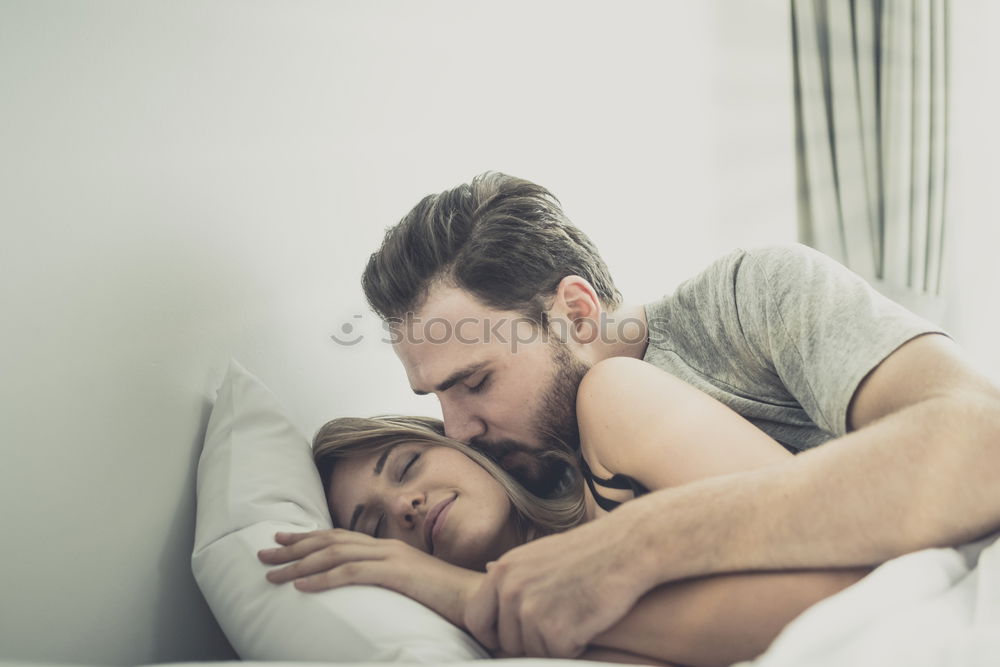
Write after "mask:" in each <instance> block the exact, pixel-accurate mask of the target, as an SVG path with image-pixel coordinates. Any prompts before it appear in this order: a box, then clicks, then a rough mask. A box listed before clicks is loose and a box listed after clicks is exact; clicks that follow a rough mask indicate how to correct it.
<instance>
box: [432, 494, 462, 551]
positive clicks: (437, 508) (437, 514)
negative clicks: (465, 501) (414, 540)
mask: <svg viewBox="0 0 1000 667" xmlns="http://www.w3.org/2000/svg"><path fill="white" fill-rule="evenodd" d="M457 497H458V494H457V493H456V494H455V495H454V496H451V497H449V498H445V499H444V500H442V501H441V502H439V503H438V504H437V505H435V506H434V507H433V508H432V509H431V511H430V512H428V514H427V518H426V519H425V520H424V538H425V539H426V540H427V548H428V549H429V550H430V553H431V554H433V553H434V528H435V527H436V526H437V522H438V517H440V516H441V512H443V511H444V509H445V508H446V507H448V506H449V505H451V503H452V501H454V500H455V498H457Z"/></svg>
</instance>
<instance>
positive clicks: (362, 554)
mask: <svg viewBox="0 0 1000 667" xmlns="http://www.w3.org/2000/svg"><path fill="white" fill-rule="evenodd" d="M389 549H391V545H388V544H379V543H378V541H377V540H372V541H371V542H370V543H368V544H350V543H348V544H341V543H333V544H326V545H325V546H323V547H322V548H320V549H318V550H313V551H311V552H310V553H307V554H306V555H305V556H304V557H302V558H300V559H297V560H295V562H293V563H291V564H290V565H286V566H285V567H282V568H278V569H275V570H271V571H270V572H268V573H267V579H268V581H270V582H272V583H275V584H281V583H285V582H286V581H292V580H293V579H300V578H302V577H308V576H310V575H315V574H318V573H323V572H326V571H328V570H331V569H333V568H337V567H340V566H344V565H345V564H347V563H352V562H355V561H369V560H382V559H383V558H385V557H386V555H387V552H388V551H389Z"/></svg>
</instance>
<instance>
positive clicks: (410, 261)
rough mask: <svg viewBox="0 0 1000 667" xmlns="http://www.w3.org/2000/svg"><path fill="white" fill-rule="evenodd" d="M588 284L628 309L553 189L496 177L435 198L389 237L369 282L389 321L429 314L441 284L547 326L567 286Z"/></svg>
mask: <svg viewBox="0 0 1000 667" xmlns="http://www.w3.org/2000/svg"><path fill="white" fill-rule="evenodd" d="M568 275H578V276H581V277H583V278H585V279H586V280H587V281H588V282H589V283H590V284H591V285H593V287H594V290H595V291H596V292H597V295H598V297H599V298H600V300H601V303H602V304H603V305H604V307H605V308H607V309H608V310H614V309H615V308H617V307H618V306H619V305H620V304H621V293H620V292H619V291H618V288H616V287H615V284H614V281H613V280H612V279H611V274H610V272H609V271H608V267H607V266H606V265H605V264H604V260H603V259H601V256H600V254H598V252H597V248H596V247H595V246H594V244H593V243H592V242H591V241H590V239H589V238H587V236H586V235H585V234H584V233H583V232H581V231H580V230H579V229H577V228H576V227H575V226H573V224H572V223H571V222H570V221H569V219H567V218H566V216H565V214H564V213H563V211H562V208H561V206H560V204H559V200H558V199H556V198H555V196H553V195H552V193H550V192H549V191H548V190H546V189H545V188H543V187H541V186H540V185H536V184H534V183H532V182H530V181H526V180H524V179H522V178H514V177H513V176H507V175H506V174H501V173H498V172H487V173H485V174H480V175H479V176H476V177H475V178H473V179H472V182H471V183H468V184H463V185H459V186H458V187H455V188H452V189H451V190H447V191H445V192H442V193H440V194H436V195H428V196H426V197H424V198H423V199H422V200H421V201H420V203H418V204H417V205H416V206H414V207H413V209H412V210H411V211H410V212H409V213H407V214H406V216H405V217H404V218H403V219H402V220H400V221H399V223H397V224H396V225H395V226H393V227H390V228H389V230H388V231H387V232H386V235H385V239H384V240H383V241H382V246H381V247H380V248H379V249H378V250H377V251H376V252H375V253H373V254H372V256H371V258H370V259H369V260H368V266H367V267H366V268H365V272H364V275H363V276H362V277H361V284H362V287H363V288H364V291H365V297H366V298H367V299H368V303H369V305H371V307H372V309H373V310H374V311H375V312H376V313H378V315H379V316H380V317H381V318H382V319H384V320H389V319H394V318H403V317H405V315H406V314H407V313H411V312H414V311H416V310H417V309H419V308H420V307H421V306H422V305H423V301H424V299H425V297H426V296H427V293H428V291H429V289H430V287H431V286H432V285H433V284H434V283H436V282H441V283H443V284H446V285H450V286H454V287H458V288H460V289H463V290H465V291H467V292H469V293H470V294H472V295H474V296H475V297H476V298H478V299H479V300H480V301H481V302H482V303H484V304H485V305H487V306H489V307H491V308H494V309H497V310H512V311H517V312H519V313H521V314H523V315H525V316H527V317H529V318H531V319H532V320H534V321H536V322H542V321H543V318H542V315H543V313H544V312H545V311H546V310H547V307H546V303H545V301H546V297H549V296H551V295H552V294H553V293H554V292H555V289H556V287H557V286H558V285H559V281H560V280H562V279H563V278H564V277H566V276H568Z"/></svg>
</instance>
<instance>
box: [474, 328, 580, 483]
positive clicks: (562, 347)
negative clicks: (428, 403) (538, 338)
mask: <svg viewBox="0 0 1000 667" xmlns="http://www.w3.org/2000/svg"><path fill="white" fill-rule="evenodd" d="M551 345H552V361H553V365H554V367H555V370H554V372H553V374H552V379H551V380H550V381H549V385H548V387H546V389H545V391H544V392H543V393H542V396H541V401H540V405H539V411H538V413H537V414H536V415H535V419H534V424H533V429H534V431H535V433H536V434H537V436H538V439H539V440H540V441H541V444H540V445H537V446H532V445H527V444H525V443H523V442H519V441H517V440H509V439H508V440H494V441H486V440H478V439H476V438H473V439H472V441H471V442H470V443H469V444H470V445H472V446H473V447H475V448H476V449H478V450H479V451H481V452H484V453H485V454H487V455H489V456H490V457H491V458H493V460H495V461H496V462H497V463H498V464H500V466H501V467H503V468H504V469H505V470H506V471H507V472H508V473H510V474H511V475H512V476H513V477H514V478H515V479H516V480H517V481H518V482H520V483H521V485H522V486H524V488H526V489H527V490H528V491H530V492H531V493H533V494H535V495H536V496H541V497H546V496H552V495H553V494H554V493H556V492H557V491H558V490H559V489H560V488H561V487H562V485H563V484H565V483H566V481H567V476H568V474H569V471H568V469H567V467H568V465H569V463H568V461H570V460H572V459H573V457H575V455H576V451H577V450H578V449H579V448H580V432H579V427H578V425H577V420H576V392H577V389H578V388H579V387H580V381H581V380H583V376H584V375H585V374H586V373H587V371H588V370H589V368H588V366H587V365H586V364H584V363H583V362H582V361H580V360H579V359H577V358H576V357H575V356H573V353H572V352H570V350H569V348H568V347H567V346H566V344H565V343H563V342H561V341H559V340H555V339H553V342H552V343H551Z"/></svg>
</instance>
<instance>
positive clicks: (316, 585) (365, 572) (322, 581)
mask: <svg viewBox="0 0 1000 667" xmlns="http://www.w3.org/2000/svg"><path fill="white" fill-rule="evenodd" d="M384 570H385V568H384V564H383V561H380V560H359V561H351V562H347V563H344V564H343V565H340V566H338V567H334V568H332V569H329V570H326V571H323V572H319V573H317V574H313V575H310V576H308V577H302V578H299V579H296V580H295V584H294V586H295V588H297V589H298V590H300V591H304V592H307V593H317V592H319V591H326V590H329V589H331V588H339V587H340V586H349V585H352V584H372V585H375V586H385V585H386V581H385V580H384V576H385V574H386V572H385V571H384Z"/></svg>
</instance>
